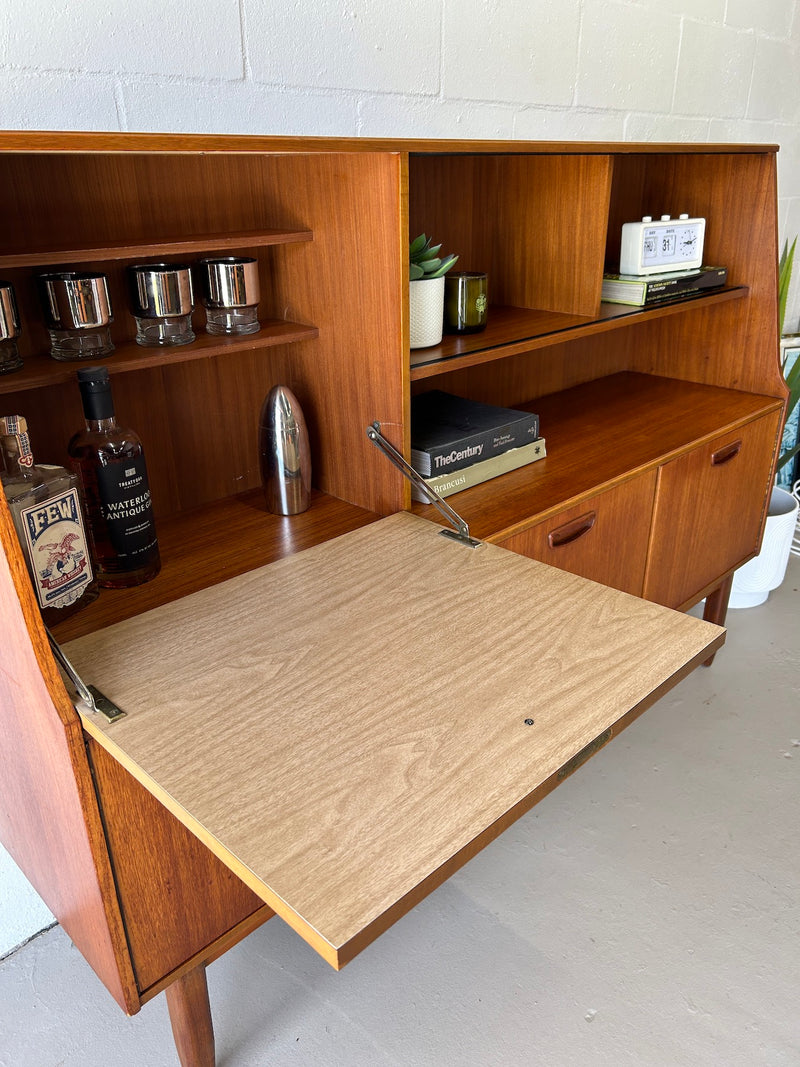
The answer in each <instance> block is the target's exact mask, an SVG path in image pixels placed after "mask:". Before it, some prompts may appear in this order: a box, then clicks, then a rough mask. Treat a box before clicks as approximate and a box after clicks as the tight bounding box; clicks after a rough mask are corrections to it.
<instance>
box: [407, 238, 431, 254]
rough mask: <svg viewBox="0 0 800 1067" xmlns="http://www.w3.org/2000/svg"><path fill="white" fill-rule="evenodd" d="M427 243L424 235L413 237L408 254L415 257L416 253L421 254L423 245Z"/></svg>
mask: <svg viewBox="0 0 800 1067" xmlns="http://www.w3.org/2000/svg"><path fill="white" fill-rule="evenodd" d="M427 243H428V238H427V237H426V236H425V234H424V233H421V234H420V235H419V237H415V238H414V240H413V241H412V242H411V245H410V246H409V253H410V254H411V255H412V256H415V255H416V254H417V253H418V252H421V251H422V249H423V248H424V247H425V245H426V244H427Z"/></svg>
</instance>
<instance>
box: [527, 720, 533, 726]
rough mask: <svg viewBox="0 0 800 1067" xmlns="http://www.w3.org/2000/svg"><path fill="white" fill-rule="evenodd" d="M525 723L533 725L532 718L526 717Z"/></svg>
mask: <svg viewBox="0 0 800 1067" xmlns="http://www.w3.org/2000/svg"><path fill="white" fill-rule="evenodd" d="M525 725H526V726H533V719H526V720H525Z"/></svg>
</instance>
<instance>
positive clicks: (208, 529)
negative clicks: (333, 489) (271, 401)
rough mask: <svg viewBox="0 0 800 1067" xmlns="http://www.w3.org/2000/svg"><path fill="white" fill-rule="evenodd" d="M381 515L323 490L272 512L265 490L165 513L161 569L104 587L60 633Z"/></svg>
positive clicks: (97, 624) (68, 636) (147, 605)
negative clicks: (307, 502) (301, 505)
mask: <svg viewBox="0 0 800 1067" xmlns="http://www.w3.org/2000/svg"><path fill="white" fill-rule="evenodd" d="M377 518H378V516H377V515H375V514H373V513H372V512H370V511H365V510H364V509H363V508H357V507H355V506H354V505H352V504H348V503H346V502H345V501H343V500H337V499H336V498H335V497H331V496H327V495H326V494H324V493H320V492H317V491H314V492H313V493H312V497H311V507H310V508H309V509H308V511H304V512H302V514H300V515H291V516H287V515H273V514H271V513H270V512H268V511H267V508H266V505H265V503H264V494H263V492H262V491H261V490H260V489H258V490H251V491H250V492H248V493H242V494H241V495H239V496H234V497H229V498H228V499H226V500H218V501H215V503H213V504H209V505H207V506H205V507H202V508H195V509H193V510H191V511H188V512H182V513H181V514H179V515H175V516H173V517H172V518H169V519H161V520H159V521H158V523H157V533H158V543H159V549H160V551H161V573H160V574H159V575H158V576H157V577H156V578H154V579H153V580H152V581H150V582H146V583H145V584H144V585H139V586H135V587H134V588H132V589H103V590H101V592H100V596H99V597H98V598H97V600H96V601H95V602H94V603H93V604H90V605H89V607H87V608H84V610H83V611H81V612H79V613H78V614H77V615H73V617H72V618H71V619H67V620H66V621H65V622H63V623H59V624H58V625H57V626H55V627H54V631H53V632H54V634H55V636H56V638H57V640H59V641H71V640H72V639H73V638H74V637H82V636H83V635H84V634H88V633H93V632H94V631H95V630H99V629H101V628H102V627H104V626H109V625H111V624H112V623H114V622H119V621H121V620H122V619H130V618H132V617H133V616H134V615H140V614H141V613H142V612H144V611H149V610H150V609H151V608H156V607H160V605H162V604H168V603H170V601H172V600H178V599H179V598H180V597H184V596H188V595H189V594H190V593H196V592H197V591H198V590H200V589H206V588H208V587H209V586H212V585H217V584H218V583H219V582H224V581H226V579H228V578H234V577H235V576H236V575H238V574H244V573H245V572H246V571H250V570H254V569H255V568H256V567H263V566H265V565H266V564H267V563H272V562H274V561H275V560H276V559H281V558H283V557H284V556H290V555H292V554H293V553H295V552H300V551H301V550H302V549H305V548H311V547H312V546H313V545H317V544H320V543H321V542H322V541H327V540H328V539H330V538H332V537H338V536H339V534H343V533H347V532H348V531H350V530H355V529H357V528H358V527H360V526H366V525H367V523H370V522H373V521H374V520H375V519H377Z"/></svg>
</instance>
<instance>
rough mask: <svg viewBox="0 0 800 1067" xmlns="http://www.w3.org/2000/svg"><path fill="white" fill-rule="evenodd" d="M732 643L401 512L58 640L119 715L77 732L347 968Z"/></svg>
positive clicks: (90, 719) (92, 718) (696, 623)
mask: <svg viewBox="0 0 800 1067" xmlns="http://www.w3.org/2000/svg"><path fill="white" fill-rule="evenodd" d="M723 638H724V631H723V630H721V629H720V628H719V627H717V626H713V625H712V624H710V623H705V622H703V621H701V620H699V619H695V618H692V617H689V616H684V615H681V614H679V613H677V612H674V611H671V610H669V609H666V608H662V607H661V606H659V605H656V604H652V603H648V602H645V601H642V600H639V599H637V598H635V597H632V596H629V595H628V594H625V593H621V592H618V591H616V590H612V589H608V588H606V587H605V586H602V585H598V584H596V583H593V582H589V581H587V580H585V579H582V578H579V577H576V576H574V575H571V574H568V573H566V572H562V571H559V570H556V569H554V568H551V567H548V566H547V565H545V564H541V563H538V562H536V561H534V560H529V559H527V558H525V557H522V556H519V555H516V554H515V553H512V552H509V551H507V550H505V549H502V548H499V547H497V546H494V545H489V544H484V545H481V546H480V547H479V548H477V549H470V548H469V547H467V546H465V545H463V544H459V543H457V542H454V541H452V540H450V539H448V538H445V537H442V536H441V531H440V528H439V527H438V526H436V525H435V524H433V523H431V522H429V521H427V520H425V519H421V518H419V517H416V516H413V515H410V514H408V513H399V514H395V515H392V516H390V517H388V518H385V519H382V520H380V521H379V522H376V523H372V524H370V525H369V526H366V527H364V528H362V529H360V530H357V531H354V532H353V533H349V534H346V535H344V536H342V537H339V538H336V539H334V540H332V541H328V542H326V543H325V544H323V545H319V546H316V547H315V548H311V549H309V550H307V551H305V552H300V553H298V554H296V555H294V556H291V557H289V558H286V559H283V560H280V561H278V562H276V563H273V564H270V565H269V566H267V567H263V568H261V569H259V570H257V571H252V572H250V573H248V574H245V575H242V576H240V577H237V578H234V579H231V580H230V581H228V582H224V583H222V584H220V585H217V586H214V587H212V588H210V589H206V590H203V591H201V592H199V593H196V594H193V595H192V596H189V597H186V598H184V599H182V600H180V601H175V602H173V603H171V604H168V605H165V606H163V607H159V608H157V609H155V610H153V611H151V612H148V613H146V614H144V615H140V616H137V617H135V618H133V619H130V620H127V621H125V622H121V623H118V624H116V625H113V626H110V627H108V628H107V629H105V630H101V631H98V632H96V633H94V634H91V635H89V636H87V637H83V638H80V639H78V640H76V641H73V642H70V643H69V644H68V645H67V646H66V651H67V654H68V656H69V657H70V659H71V660H72V662H73V663H74V665H75V666H76V667H77V669H78V670H79V672H81V674H82V675H83V677H84V679H85V680H86V681H87V682H90V683H92V684H94V685H96V686H98V687H99V688H100V689H101V690H102V691H103V692H104V693H105V695H106V696H108V697H109V698H110V699H112V700H113V701H115V702H116V703H117V704H118V705H119V706H120V707H121V708H123V709H124V710H125V711H126V712H127V715H126V717H125V718H123V719H120V720H118V721H117V722H115V723H111V724H109V723H107V722H106V721H105V720H101V718H100V716H98V715H91V714H89V713H88V712H87V711H85V710H84V711H82V717H83V721H84V725H85V728H86V729H87V731H88V732H89V733H91V734H92V736H94V737H96V738H97V739H98V740H99V741H100V743H101V744H103V745H104V746H105V747H106V748H107V749H108V750H109V751H110V752H111V753H112V754H113V755H115V756H116V758H118V759H119V760H120V761H121V762H122V763H123V764H124V765H125V766H126V767H128V769H129V770H131V772H132V773H134V774H135V775H136V777H137V778H138V779H139V780H140V781H141V782H142V783H143V784H144V785H145V786H147V788H149V789H150V790H151V791H152V792H153V793H154V794H155V795H156V796H157V797H159V799H160V800H161V801H162V802H163V803H164V804H165V805H166V806H167V807H168V808H169V810H171V811H172V812H173V813H174V814H176V815H177V816H178V818H180V819H181V820H182V821H183V822H184V823H185V824H186V825H187V826H188V827H189V828H190V829H192V830H193V831H194V832H195V833H196V834H197V835H198V836H199V837H200V838H201V840H203V841H204V842H205V843H206V844H207V845H208V847H210V848H211V849H212V851H214V852H215V853H216V854H217V855H218V856H219V857H220V858H221V859H223V861H224V862H225V863H226V864H228V866H229V867H230V868H231V869H232V870H234V871H235V872H236V873H237V874H238V875H239V876H240V877H241V878H242V879H243V880H244V881H245V882H246V883H247V884H248V885H249V886H250V887H251V888H252V889H253V890H254V891H255V892H256V893H258V894H259V895H260V896H261V897H262V898H263V899H264V900H265V901H266V902H267V903H268V904H269V905H270V906H271V907H272V908H273V909H274V910H275V911H276V912H277V913H278V914H279V915H281V916H282V917H283V918H284V919H285V920H286V921H287V922H289V923H290V925H292V926H293V927H294V928H295V929H296V930H297V931H298V933H300V934H301V936H303V937H305V938H306V940H308V941H309V943H310V944H311V945H312V946H313V947H314V948H315V949H316V950H317V951H318V952H319V953H320V954H321V955H322V956H323V957H324V958H325V959H327V960H328V961H329V962H330V963H331V964H332V965H333V966H335V967H339V966H341V965H343V964H344V963H346V962H347V961H348V960H349V959H351V958H352V957H353V956H354V955H355V954H356V953H357V952H358V951H360V949H362V948H363V947H365V945H366V944H368V943H369V942H370V941H371V940H373V939H374V937H376V936H377V935H378V934H379V933H381V932H382V931H383V930H384V929H385V928H386V927H387V926H388V925H390V923H391V922H393V921H394V920H395V919H396V918H398V917H399V916H400V915H401V914H403V913H404V912H405V911H407V910H408V909H409V908H410V907H411V906H413V904H415V903H416V902H417V901H418V900H419V899H421V898H422V896H424V895H425V893H426V892H428V891H430V890H431V889H432V888H434V887H435V885H437V884H439V883H440V882H441V881H443V880H444V878H445V877H447V876H448V875H449V874H450V873H452V871H453V870H455V869H456V868H457V867H458V866H459V865H460V864H461V863H463V862H464V861H465V860H466V859H468V858H469V857H470V856H471V855H472V854H474V853H475V852H476V851H477V850H478V849H479V848H480V847H482V846H483V845H484V844H486V843H488V841H489V840H491V838H492V837H494V836H496V835H497V833H499V832H500V831H501V830H502V829H504V828H505V826H506V825H508V824H510V822H511V821H513V819H514V818H516V817H517V816H518V815H520V814H522V812H523V811H525V810H527V808H528V807H530V806H531V805H532V804H533V803H534V802H535V801H536V800H537V799H538V798H539V796H541V795H543V793H544V792H546V791H547V790H548V789H549V788H552V785H553V784H556V782H557V781H558V778H559V775H560V774H564V773H566V771H567V770H569V768H570V761H571V760H574V759H575V758H576V757H578V758H579V759H580V758H582V754H585V753H586V752H590V751H591V750H592V748H593V746H595V745H596V744H597V743H598V738H599V739H600V741H602V740H604V739H605V738H607V737H608V736H609V735H610V733H611V732H613V731H614V730H615V729H617V728H619V727H620V725H624V724H625V723H626V722H627V721H628V719H629V718H631V717H632V716H634V715H635V714H637V713H638V712H639V711H640V710H643V708H644V707H646V706H649V704H650V703H652V702H653V700H654V699H656V698H657V697H658V695H660V693H661V692H663V691H665V690H666V689H667V688H669V687H670V686H671V685H672V684H674V683H675V682H676V681H677V680H679V679H680V677H682V676H683V675H684V674H685V673H687V671H688V670H689V669H691V668H692V667H693V666H694V665H696V664H698V663H700V662H702V661H703V660H705V659H707V658H708V656H709V655H710V654H711V653H712V652H713V651H715V650H716V648H717V647H719V645H721V643H722V641H723ZM79 709H80V706H79ZM528 720H533V722H532V724H531V723H530V722H529V721H528Z"/></svg>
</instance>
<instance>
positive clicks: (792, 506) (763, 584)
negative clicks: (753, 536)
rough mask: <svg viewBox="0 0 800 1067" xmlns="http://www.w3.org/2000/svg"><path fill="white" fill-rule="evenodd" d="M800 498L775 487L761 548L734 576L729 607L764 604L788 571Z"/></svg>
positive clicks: (747, 606) (749, 606) (748, 606)
mask: <svg viewBox="0 0 800 1067" xmlns="http://www.w3.org/2000/svg"><path fill="white" fill-rule="evenodd" d="M797 511H798V501H797V500H796V499H795V497H793V496H792V494H791V493H789V492H787V490H785V489H779V488H777V487H776V488H774V489H773V490H772V496H771V498H770V502H769V511H768V512H767V524H766V526H765V528H764V541H763V543H762V545H761V551H760V552H759V554H758V555H757V556H754V557H753V559H751V560H750V561H749V562H747V563H745V565H744V566H743V567H740V568H739V569H738V571H736V573H735V574H734V576H733V586H732V588H731V596H730V600H729V601H728V607H729V608H753V607H756V605H758V604H763V603H764V601H765V600H766V599H767V597H768V596H769V594H770V593H771V592H772V590H773V589H777V588H778V586H779V585H780V584H781V582H782V581H783V578H784V575H785V574H786V565H787V563H788V562H789V553H790V551H791V547H792V537H793V536H794V531H795V525H796V523H797Z"/></svg>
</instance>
